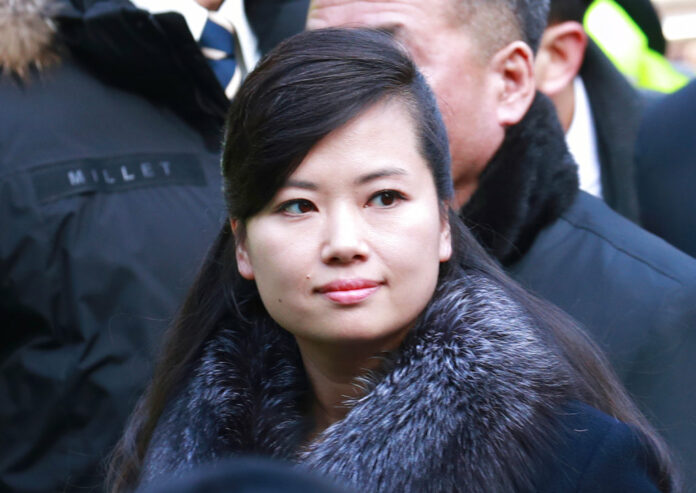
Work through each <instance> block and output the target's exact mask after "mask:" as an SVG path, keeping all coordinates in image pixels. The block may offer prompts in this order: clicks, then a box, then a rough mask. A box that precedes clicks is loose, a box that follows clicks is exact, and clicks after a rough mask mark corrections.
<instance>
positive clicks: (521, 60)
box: [489, 41, 536, 126]
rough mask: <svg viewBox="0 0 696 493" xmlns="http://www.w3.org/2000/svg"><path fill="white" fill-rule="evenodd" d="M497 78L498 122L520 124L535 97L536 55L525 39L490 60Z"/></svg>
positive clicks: (512, 44) (510, 45) (509, 46)
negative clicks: (534, 67)
mask: <svg viewBox="0 0 696 493" xmlns="http://www.w3.org/2000/svg"><path fill="white" fill-rule="evenodd" d="M489 63H490V68H491V70H492V73H493V74H494V76H495V77H496V81H497V83H496V85H495V88H496V91H497V92H496V102H497V115H498V123H500V125H502V126H510V125H514V124H516V123H519V122H520V120H522V118H523V117H524V115H525V114H526V113H527V111H528V110H529V107H530V106H531V104H532V101H533V100H534V95H535V93H536V87H535V85H534V71H533V63H534V54H533V53H532V49H531V48H530V47H529V45H527V44H526V43H524V42H522V41H515V42H513V43H510V44H509V45H507V46H506V47H504V48H503V49H501V50H500V51H498V52H497V53H496V54H495V55H493V57H492V58H491V60H490V62H489Z"/></svg>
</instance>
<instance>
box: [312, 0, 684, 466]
mask: <svg viewBox="0 0 696 493" xmlns="http://www.w3.org/2000/svg"><path fill="white" fill-rule="evenodd" d="M548 7H549V6H548V2H544V1H538V0H436V1H432V2H427V3H426V2H421V1H418V0H401V1H397V0H393V1H382V2H361V1H357V0H314V1H313V3H312V6H311V8H310V12H309V17H308V23H307V26H308V28H310V29H313V28H322V27H329V26H334V27H335V26H370V27H375V28H381V29H385V30H387V31H389V32H391V33H393V35H394V36H395V38H396V39H398V40H400V41H401V42H402V43H403V44H404V45H405V46H406V47H407V49H408V50H409V52H410V53H411V55H412V56H413V58H414V60H415V61H416V63H417V64H418V65H419V67H420V69H421V70H422V72H423V74H424V75H425V77H426V78H427V79H428V81H429V82H430V84H431V86H432V88H433V89H434V91H435V94H436V96H437V98H438V103H439V105H440V108H441V110H442V113H443V117H444V121H445V124H446V126H447V130H448V135H449V138H450V151H451V154H452V174H453V180H454V185H455V204H453V205H454V206H456V207H457V208H458V209H459V212H460V216H461V217H462V218H463V219H464V221H465V222H466V223H467V224H468V225H469V227H470V228H471V230H472V232H473V233H474V234H475V235H476V236H477V238H478V239H479V241H480V242H481V243H482V244H483V245H484V247H485V248H486V249H487V250H488V252H489V253H490V254H492V255H493V256H494V257H495V258H497V259H498V261H499V262H500V263H501V264H502V265H503V266H504V267H505V269H506V270H507V272H508V273H509V274H510V275H512V276H513V277H514V278H516V279H517V280H518V281H519V282H520V283H522V284H523V285H524V286H526V287H527V288H528V289H531V290H532V291H534V292H536V293H537V294H539V295H540V296H542V297H544V298H546V299H548V300H550V301H551V302H553V303H555V304H556V305H558V306H560V307H561V308H563V309H564V310H565V311H567V312H568V313H569V314H571V315H572V316H573V317H575V318H576V319H577V320H578V321H579V322H580V323H581V324H582V326H584V327H585V329H586V330H587V331H588V333H590V334H591V335H592V337H593V338H594V339H595V340H596V341H597V342H598V343H599V344H600V346H601V347H602V348H603V349H604V350H605V352H606V353H607V355H608V357H609V359H610V360H611V362H612V364H613V366H614V368H615V369H616V371H617V372H618V374H619V376H620V377H621V379H622V380H623V382H624V383H625V385H626V386H627V387H628V389H629V391H631V392H632V393H633V395H634V397H635V398H636V400H637V401H638V403H639V404H640V405H641V407H642V409H643V410H644V411H645V412H646V413H647V414H648V416H649V417H650V418H651V419H652V420H653V423H654V424H655V425H656V427H657V428H658V429H659V431H660V432H662V433H663V434H664V435H665V436H666V438H667V440H668V442H669V444H670V445H671V446H672V448H673V449H674V450H675V451H676V452H677V454H678V455H679V456H680V457H681V459H682V461H683V462H682V465H683V466H684V467H683V469H684V470H685V471H689V472H690V473H691V474H693V471H694V470H696V394H695V392H696V391H692V390H690V389H695V388H696V366H695V365H696V363H695V362H694V355H696V330H694V328H695V327H696V307H694V303H693V299H696V298H695V297H696V261H694V259H691V258H690V257H688V256H686V255H684V254H682V253H681V252H679V251H678V250H676V249H674V248H672V247H670V246H669V245H667V244H666V243H664V242H662V241H661V240H659V239H658V238H656V237H654V236H652V235H651V234H649V233H647V232H645V231H644V230H642V229H640V228H639V227H637V226H636V225H634V224H633V223H631V222H630V221H628V220H626V219H624V218H622V217H621V216H619V215H618V214H616V213H615V212H613V211H612V210H611V209H609V208H608V207H607V206H606V205H605V204H604V203H603V202H602V201H601V200H599V199H597V198H596V197H592V196H591V195H589V194H587V193H585V192H583V191H580V190H579V189H578V178H577V166H576V164H575V162H574V160H573V159H572V157H571V155H570V154H569V153H568V150H567V147H566V145H565V137H564V132H563V129H562V127H561V126H560V124H559V122H558V119H557V116H556V110H555V108H554V106H553V105H552V103H551V102H550V101H549V100H548V99H547V98H546V97H545V96H543V95H541V94H538V93H537V92H536V90H535V80H534V71H533V65H534V56H533V50H534V49H536V48H537V47H538V46H539V43H540V41H541V38H542V34H543V31H544V28H545V26H546V21H547V16H548V13H549V11H548Z"/></svg>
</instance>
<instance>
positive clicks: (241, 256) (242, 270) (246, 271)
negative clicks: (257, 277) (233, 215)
mask: <svg viewBox="0 0 696 493" xmlns="http://www.w3.org/2000/svg"><path fill="white" fill-rule="evenodd" d="M230 227H231V228H232V233H234V238H235V247H234V254H235V259H236V260H237V270H238V271H239V274H240V275H241V276H242V277H243V278H244V279H247V280H249V281H251V280H253V279H254V268H253V266H252V265H251V260H250V259H249V252H248V251H247V248H246V238H243V237H242V238H240V236H242V235H238V234H237V232H238V231H239V221H238V220H237V219H230Z"/></svg>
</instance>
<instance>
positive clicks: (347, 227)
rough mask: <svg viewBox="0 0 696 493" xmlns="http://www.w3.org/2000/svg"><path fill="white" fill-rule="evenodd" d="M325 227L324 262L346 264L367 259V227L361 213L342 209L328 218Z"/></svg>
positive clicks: (322, 251) (322, 257) (322, 254)
mask: <svg viewBox="0 0 696 493" xmlns="http://www.w3.org/2000/svg"><path fill="white" fill-rule="evenodd" d="M325 226H326V227H325V231H326V235H325V238H324V244H323V245H322V250H321V259H322V261H323V262H325V263H337V264H346V263H351V262H354V261H360V260H366V259H367V256H368V246H367V243H366V241H365V236H364V235H365V225H364V224H363V221H362V220H361V217H360V212H359V211H353V210H349V209H348V208H341V209H340V210H337V211H335V212H333V213H332V214H330V215H329V216H328V217H327V221H326V225H325Z"/></svg>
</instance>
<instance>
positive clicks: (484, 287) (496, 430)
mask: <svg viewBox="0 0 696 493" xmlns="http://www.w3.org/2000/svg"><path fill="white" fill-rule="evenodd" d="M566 375H567V372H566V371H565V369H564V367H563V365H562V363H560V362H559V361H558V360H557V359H556V358H555V357H554V356H553V353H552V352H551V351H549V350H548V347H547V346H546V345H545V344H544V343H543V342H542V340H541V337H540V336H539V334H537V332H536V329H535V328H534V327H532V326H531V325H530V324H529V323H528V320H527V318H526V315H525V314H524V312H523V311H522V310H521V309H520V307H519V306H518V305H516V304H515V303H513V302H512V301H511V300H510V299H509V298H508V297H507V296H506V295H505V294H504V293H503V292H502V291H501V290H500V289H499V288H497V287H495V286H494V285H493V284H492V283H491V282H489V281H487V280H486V279H484V278H482V277H480V276H477V275H474V274H470V273H469V274H468V273H462V274H461V279H460V280H458V281H457V282H456V283H453V284H450V285H446V286H444V287H441V288H440V289H439V290H438V293H437V294H436V297H435V299H434V301H433V302H431V304H430V305H429V307H428V308H427V310H426V312H425V313H424V315H423V316H422V319H421V320H420V322H419V323H418V325H417V327H416V328H415V329H414V331H413V332H412V333H411V334H410V335H409V338H407V340H406V341H405V343H404V345H403V347H402V348H401V350H400V351H399V352H398V354H395V355H392V356H389V357H387V358H386V359H385V364H384V370H383V372H382V373H381V374H379V375H377V374H375V375H373V377H372V378H370V379H367V380H366V381H364V382H363V383H364V385H365V386H366V389H367V393H366V395H365V396H364V397H363V398H361V399H359V400H358V401H357V402H354V403H352V408H351V410H350V412H349V413H348V415H347V416H346V418H344V419H343V420H342V421H340V422H338V423H335V424H334V425H333V426H331V427H330V428H328V429H327V430H325V432H324V433H323V434H322V435H321V436H320V438H319V439H318V440H317V441H316V442H315V443H314V444H313V445H311V446H310V447H303V446H302V445H301V444H302V441H303V440H304V439H305V437H306V436H307V431H308V430H309V426H310V424H309V423H307V421H306V420H305V419H303V418H302V416H303V415H304V414H305V413H304V412H303V402H305V398H306V396H307V393H308V391H309V386H308V382H307V380H306V378H305V374H304V371H303V369H302V363H301V360H300V358H299V354H298V350H297V347H296V345H295V344H294V340H293V339H292V337H290V336H289V335H288V334H287V333H285V332H284V331H283V330H282V329H280V328H278V327H277V326H275V325H273V324H260V323H257V324H254V326H253V327H251V326H250V327H246V328H243V329H236V330H235V329H234V328H232V327H227V328H225V329H223V330H221V331H219V332H218V333H217V334H215V335H214V336H213V337H212V339H211V340H210V341H209V342H208V344H207V345H206V349H205V351H204V353H203V355H202V357H201V358H200V360H199V361H198V362H197V363H196V366H195V369H194V371H193V374H192V376H191V378H190V379H189V380H188V382H187V383H186V384H185V386H184V388H183V390H182V391H181V392H180V393H179V395H178V396H177V397H176V398H175V399H174V401H173V402H171V403H170V405H169V406H168V409H167V411H166V412H165V414H164V415H163V416H162V418H161V419H160V422H159V423H158V426H157V429H156V432H155V434H154V436H153V439H152V442H151V444H150V449H149V451H148V455H147V457H146V461H145V466H144V470H143V481H144V482H149V481H151V480H153V479H154V478H156V477H158V476H159V475H161V474H163V473H167V472H171V471H184V470H186V469H188V468H190V467H192V466H193V465H195V464H197V463H200V462H204V461H208V460H212V459H216V458H219V457H221V456H223V455H225V454H229V453H251V454H261V455H269V456H273V457H278V458H284V459H289V460H294V461H297V462H298V463H299V464H301V466H302V467H306V468H308V469H311V470H314V471H317V472H319V473H320V474H323V475H327V476H329V477H332V478H334V479H337V480H338V481H339V483H341V484H343V485H346V486H352V487H354V488H355V489H356V491H381V492H390V491H395V492H396V491H399V492H416V491H417V492H428V491H437V492H440V491H460V490H461V489H462V488H464V489H465V490H466V491H468V492H484V491H486V492H497V491H527V490H530V489H533V488H534V486H533V484H534V475H535V468H534V464H537V463H540V462H541V459H540V458H541V457H545V456H547V451H548V447H550V443H551V442H552V441H553V437H554V436H555V433H556V430H557V427H556V426H555V416H556V412H557V410H558V409H560V407H561V406H562V405H563V403H564V402H565V400H566V398H567V397H568V395H569V390H568V389H569V383H568V379H567V376H566Z"/></svg>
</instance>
